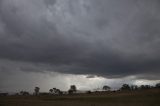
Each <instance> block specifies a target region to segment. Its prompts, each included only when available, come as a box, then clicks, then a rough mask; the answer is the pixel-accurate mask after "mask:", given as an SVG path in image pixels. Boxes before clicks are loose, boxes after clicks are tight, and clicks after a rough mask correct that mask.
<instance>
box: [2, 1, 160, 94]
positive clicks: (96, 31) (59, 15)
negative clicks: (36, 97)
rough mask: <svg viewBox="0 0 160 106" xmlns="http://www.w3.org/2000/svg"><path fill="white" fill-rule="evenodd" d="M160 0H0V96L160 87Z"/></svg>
mask: <svg viewBox="0 0 160 106" xmlns="http://www.w3.org/2000/svg"><path fill="white" fill-rule="evenodd" d="M159 11H160V1H159V0H0V91H16V90H20V89H25V90H33V88H34V87H35V86H40V87H41V88H42V90H43V91H47V90H48V89H49V88H50V87H51V88H52V87H58V88H60V89H62V90H67V89H68V88H69V85H70V84H76V85H77V86H78V88H79V89H95V88H98V87H101V86H102V85H104V84H108V85H110V86H113V87H114V88H116V87H119V86H120V85H121V84H122V82H123V83H124V82H126V83H133V84H144V83H147V82H148V83H151V84H153V83H155V82H157V81H159V80H160V78H159V76H160V53H159V52H160V14H159Z"/></svg>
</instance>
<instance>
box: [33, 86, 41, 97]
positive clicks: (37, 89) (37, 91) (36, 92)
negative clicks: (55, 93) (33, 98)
mask: <svg viewBox="0 0 160 106" xmlns="http://www.w3.org/2000/svg"><path fill="white" fill-rule="evenodd" d="M39 90H40V88H39V87H35V89H34V91H35V95H38V94H39Z"/></svg>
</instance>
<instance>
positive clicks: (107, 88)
mask: <svg viewBox="0 0 160 106" xmlns="http://www.w3.org/2000/svg"><path fill="white" fill-rule="evenodd" d="M110 89H111V88H110V87H109V86H107V85H105V86H103V90H105V91H109V90H110Z"/></svg>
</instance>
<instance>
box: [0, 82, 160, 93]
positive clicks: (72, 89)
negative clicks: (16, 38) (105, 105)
mask: <svg viewBox="0 0 160 106" xmlns="http://www.w3.org/2000/svg"><path fill="white" fill-rule="evenodd" d="M148 89H160V83H157V84H156V85H155V86H151V85H141V86H137V85H129V84H123V85H122V86H121V87H120V89H118V90H114V92H116V91H136V90H148ZM105 91H111V87H109V86H108V85H104V86H103V87H102V89H101V90H97V91H86V92H79V91H78V90H77V87H76V85H71V86H70V89H69V90H68V91H61V90H60V89H57V88H52V89H49V91H48V92H45V93H42V92H40V88H39V87H35V89H34V93H33V94H32V95H35V96H38V95H70V94H80V93H86V94H91V93H94V92H105ZM14 95H23V96H27V95H31V94H30V93H29V92H27V91H20V92H19V93H16V94H14ZM0 96H8V93H0Z"/></svg>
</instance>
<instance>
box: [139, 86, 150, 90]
mask: <svg viewBox="0 0 160 106" xmlns="http://www.w3.org/2000/svg"><path fill="white" fill-rule="evenodd" d="M150 88H151V86H150V85H141V86H140V89H141V90H145V89H150Z"/></svg>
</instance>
